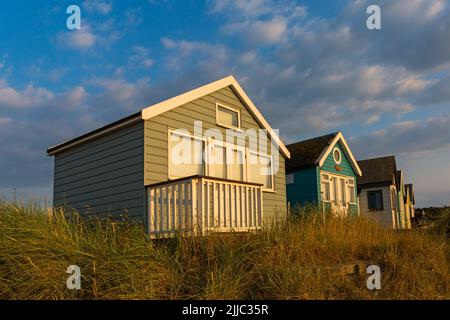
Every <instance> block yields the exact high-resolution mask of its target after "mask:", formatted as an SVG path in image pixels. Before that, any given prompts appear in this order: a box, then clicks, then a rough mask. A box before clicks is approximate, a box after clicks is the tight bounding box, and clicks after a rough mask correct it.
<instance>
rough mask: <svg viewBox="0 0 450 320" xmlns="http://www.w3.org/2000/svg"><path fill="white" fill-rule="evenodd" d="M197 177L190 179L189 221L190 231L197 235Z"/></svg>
mask: <svg viewBox="0 0 450 320" xmlns="http://www.w3.org/2000/svg"><path fill="white" fill-rule="evenodd" d="M198 180H199V179H197V178H196V179H192V180H191V215H192V216H191V221H192V232H193V234H194V235H197V208H198V206H197V181H198Z"/></svg>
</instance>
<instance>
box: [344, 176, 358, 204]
mask: <svg viewBox="0 0 450 320" xmlns="http://www.w3.org/2000/svg"><path fill="white" fill-rule="evenodd" d="M349 181H353V198H355V202H350V200H351V198H352V197H350V190H349V188H350V187H349V183H348V182H349ZM345 187H346V188H345V189H346V191H345V192H346V193H347V199H348V203H350V204H357V203H358V199H357V196H356V181H355V178H347V179H346V180H345Z"/></svg>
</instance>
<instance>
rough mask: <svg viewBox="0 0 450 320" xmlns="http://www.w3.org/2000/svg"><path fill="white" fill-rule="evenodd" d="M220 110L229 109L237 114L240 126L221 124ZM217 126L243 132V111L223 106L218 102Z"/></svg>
mask: <svg viewBox="0 0 450 320" xmlns="http://www.w3.org/2000/svg"><path fill="white" fill-rule="evenodd" d="M219 108H224V109H228V110H230V111H233V112H236V114H237V121H238V126H237V127H234V126H229V125H227V124H224V123H221V122H219ZM216 124H217V125H218V126H221V127H225V128H228V129H234V130H239V131H241V111H240V110H239V109H235V108H232V107H229V106H227V105H225V104H223V103H221V102H216Z"/></svg>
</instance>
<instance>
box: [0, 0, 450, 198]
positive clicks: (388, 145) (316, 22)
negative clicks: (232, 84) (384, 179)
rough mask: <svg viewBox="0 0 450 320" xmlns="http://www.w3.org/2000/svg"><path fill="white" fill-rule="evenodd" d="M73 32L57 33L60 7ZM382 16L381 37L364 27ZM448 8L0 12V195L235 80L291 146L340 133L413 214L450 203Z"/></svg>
mask: <svg viewBox="0 0 450 320" xmlns="http://www.w3.org/2000/svg"><path fill="white" fill-rule="evenodd" d="M70 4H77V5H79V6H80V8H81V14H82V22H81V23H82V28H81V30H77V31H69V30H67V28H66V19H67V16H68V15H67V14H66V8H67V6H68V5H70ZM369 4H378V5H379V6H380V7H381V13H382V28H381V30H376V31H374V30H368V29H367V28H366V24H365V21H366V18H367V16H368V15H367V14H366V8H367V7H368V5H369ZM449 13H450V5H449V2H448V1H443V0H396V1H375V0H372V1H368V0H354V1H344V0H339V1H318V0H309V1H289V0H278V1H275V0H247V1H243V0H236V1H229V0H215V1H212V0H210V1H156V0H150V1H148V0H147V1H144V0H142V1H118V0H115V1H114V0H100V1H20V0H18V1H14V2H13V3H11V4H9V5H8V6H7V7H6V6H4V7H3V8H2V10H1V11H0V23H1V30H2V32H1V33H0V154H1V156H0V168H1V169H0V194H2V193H3V194H4V195H5V196H11V193H12V189H13V188H17V190H18V194H19V196H22V197H30V196H34V197H43V196H44V195H50V194H51V189H52V167H53V160H52V158H50V157H47V156H46V154H45V150H46V148H47V147H48V146H50V145H53V144H56V143H59V142H62V141H64V140H67V139H70V138H73V137H75V136H77V135H79V134H81V133H84V132H87V131H90V130H92V129H95V128H97V127H99V126H101V125H104V124H107V123H109V122H111V121H113V120H117V119H119V118H120V117H122V116H126V115H128V114H130V113H133V112H135V111H137V110H139V109H141V108H142V107H145V106H147V105H150V104H152V103H155V102H157V101H160V100H162V99H165V98H168V97H170V96H173V95H177V94H179V93H181V92H183V91H185V90H189V89H192V88H195V87H196V86H198V85H201V84H205V83H207V82H210V81H214V80H216V79H218V78H221V77H223V76H226V75H229V74H233V75H234V76H235V77H236V78H237V79H238V81H239V82H240V83H241V84H242V86H243V87H244V88H245V89H246V91H247V92H248V94H249V96H250V97H251V98H252V99H253V100H254V102H255V103H256V104H257V106H258V107H259V108H260V110H261V111H262V113H263V114H264V115H265V117H266V118H267V119H268V121H269V122H270V123H271V125H272V127H274V128H279V129H280V132H281V135H282V137H283V139H284V140H285V141H286V142H287V143H289V142H294V141H296V140H299V139H304V138H309V137H314V136H317V135H320V134H325V133H329V132H333V131H336V130H342V131H343V132H344V135H345V136H346V137H347V140H349V143H350V146H351V147H352V148H353V151H354V153H355V154H356V156H357V157H358V158H360V159H363V158H367V157H374V156H382V155H388V154H395V155H396V156H397V161H398V165H399V167H401V168H403V169H404V170H405V173H406V181H407V182H412V183H414V185H415V190H416V194H417V200H418V205H419V206H427V205H444V204H449V202H450V183H449V181H450V165H449V163H450V19H449V17H450V14H449Z"/></svg>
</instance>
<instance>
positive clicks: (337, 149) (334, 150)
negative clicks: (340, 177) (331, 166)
mask: <svg viewBox="0 0 450 320" xmlns="http://www.w3.org/2000/svg"><path fill="white" fill-rule="evenodd" d="M336 151H337V152H338V153H339V161H337V160H336V158H335V157H334V153H335V152H336ZM333 160H334V162H335V163H336V164H341V162H342V152H341V150H339V148H338V147H335V148H334V149H333Z"/></svg>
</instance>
